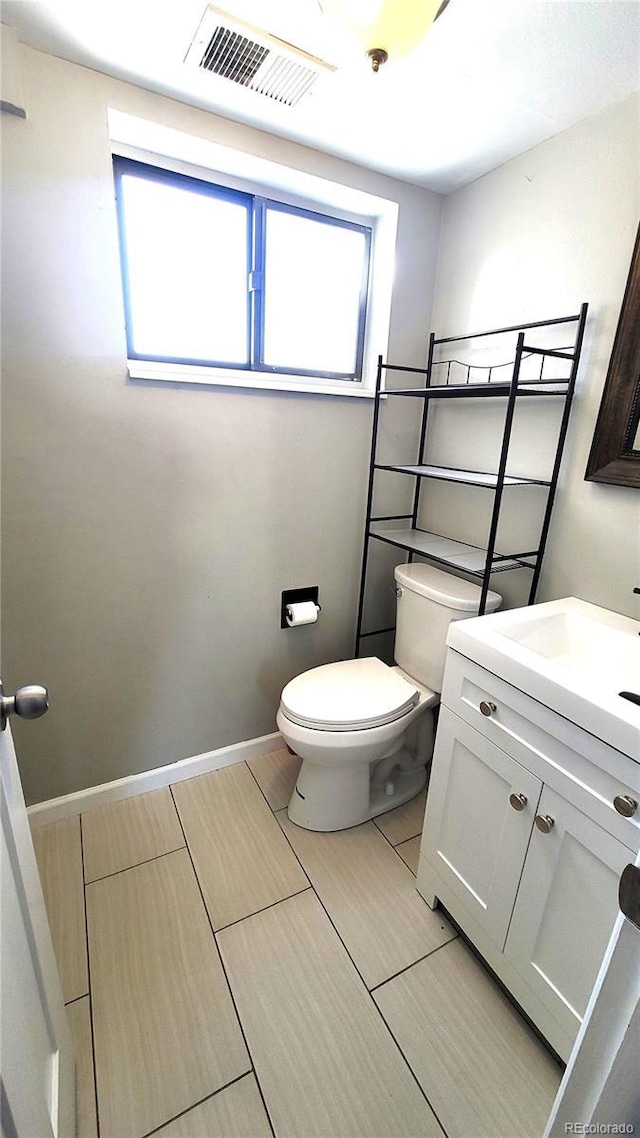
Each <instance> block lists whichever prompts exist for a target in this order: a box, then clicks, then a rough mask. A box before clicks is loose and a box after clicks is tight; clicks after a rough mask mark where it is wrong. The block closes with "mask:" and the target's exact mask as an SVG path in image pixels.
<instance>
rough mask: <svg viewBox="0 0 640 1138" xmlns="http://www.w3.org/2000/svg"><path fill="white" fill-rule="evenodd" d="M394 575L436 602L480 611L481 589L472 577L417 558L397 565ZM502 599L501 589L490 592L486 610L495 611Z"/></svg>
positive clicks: (401, 581)
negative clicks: (472, 580)
mask: <svg viewBox="0 0 640 1138" xmlns="http://www.w3.org/2000/svg"><path fill="white" fill-rule="evenodd" d="M393 575H394V577H395V579H396V581H397V582H398V584H399V585H402V586H403V587H404V588H405V589H410V590H411V591H412V592H414V593H419V594H420V596H421V597H428V598H429V599H430V600H432V601H435V602H436V604H439V605H445V606H446V607H447V608H451V609H457V610H458V612H473V613H477V611H478V607H479V604H480V593H481V589H480V586H479V585H474V584H473V583H472V582H471V581H465V580H463V578H462V577H455V576H454V575H453V573H444V572H443V571H442V569H436V568H435V566H433V565H425V564H424V563H422V562H419V561H414V562H412V563H411V564H410V565H396V567H395V569H394V571H393ZM501 603H502V597H501V596H500V593H492V592H488V593H487V603H486V610H485V611H486V612H495V610H496V609H497V608H499V607H500V605H501Z"/></svg>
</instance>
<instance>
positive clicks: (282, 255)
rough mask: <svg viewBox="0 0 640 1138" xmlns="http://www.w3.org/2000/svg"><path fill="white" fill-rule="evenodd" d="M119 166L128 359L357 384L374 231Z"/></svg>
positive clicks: (140, 166)
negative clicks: (355, 382) (317, 378)
mask: <svg viewBox="0 0 640 1138" xmlns="http://www.w3.org/2000/svg"><path fill="white" fill-rule="evenodd" d="M114 172H115V181H116V200H117V207H118V222H119V229H120V245H121V257H122V273H123V287H124V299H125V314H126V325H127V342H128V352H129V358H130V360H144V361H158V362H161V363H167V364H184V365H197V366H199V367H209V368H217V369H231V370H233V371H237V372H242V371H245V372H247V371H248V372H254V373H263V374H264V373H271V374H273V373H277V374H282V375H285V376H300V377H324V378H326V379H329V380H339V381H347V382H349V381H351V382H353V381H359V380H361V379H362V375H363V356H364V342H365V314H366V304H367V294H368V287H369V272H370V257H371V228H369V227H368V226H366V225H359V224H355V223H354V222H352V221H347V220H343V219H342V218H339V217H335V216H330V215H328V214H324V213H321V212H316V211H315V210H312V209H304V208H300V207H298V206H293V205H286V204H284V203H282V202H278V201H274V200H271V199H269V198H266V197H263V196H260V195H258V194H251V193H245V192H241V191H239V190H235V189H229V188H227V187H224V186H219V185H216V184H214V183H212V182H209V181H205V180H200V179H199V178H194V177H191V176H188V175H186V174H181V173H176V172H174V171H172V170H166V169H163V168H160V167H157V166H151V165H146V164H145V163H142V162H137V161H133V160H131V159H128V158H122V157H120V156H114ZM167 378H169V376H167ZM210 382H215V379H211V380H210Z"/></svg>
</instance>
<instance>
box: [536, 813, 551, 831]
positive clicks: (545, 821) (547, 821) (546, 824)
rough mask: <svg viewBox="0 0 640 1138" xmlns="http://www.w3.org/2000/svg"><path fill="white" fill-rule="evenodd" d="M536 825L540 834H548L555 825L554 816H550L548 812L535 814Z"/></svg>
mask: <svg viewBox="0 0 640 1138" xmlns="http://www.w3.org/2000/svg"><path fill="white" fill-rule="evenodd" d="M536 826H537V827H538V829H539V830H540V833H541V834H550V833H551V831H552V829H553V827H554V826H555V818H552V817H551V815H550V814H544V815H542V814H537V815H536Z"/></svg>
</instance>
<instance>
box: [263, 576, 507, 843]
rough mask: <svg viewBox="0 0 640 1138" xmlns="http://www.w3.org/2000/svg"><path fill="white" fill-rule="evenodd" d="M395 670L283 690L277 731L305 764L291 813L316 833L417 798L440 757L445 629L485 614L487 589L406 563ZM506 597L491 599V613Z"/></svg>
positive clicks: (345, 669) (321, 671) (350, 663)
mask: <svg viewBox="0 0 640 1138" xmlns="http://www.w3.org/2000/svg"><path fill="white" fill-rule="evenodd" d="M394 575H395V579H396V582H397V584H398V586H399V588H398V589H397V590H396V592H397V596H398V605H397V622H396V640H395V650H394V656H395V659H396V661H397V663H396V665H395V666H394V667H390V666H389V665H387V664H385V663H383V661H382V660H379V659H378V658H377V657H366V658H362V659H357V660H340V661H338V662H336V663H333V664H323V665H321V666H320V667H318V668H312V669H310V670H309V671H307V672H303V673H302V674H301V675H299V676H296V677H295V678H294V679H293V680H291V681H290V682H289V683H288V684H287V685H286V687H285V688H284V690H283V692H282V696H281V700H280V707H279V709H278V713H277V717H276V719H277V725H278V729H279V731H280V733H281V734H282V736H283V738H284V740H285V742H286V743H288V745H289V747H290V748H291V749H292V750H293V751H295V752H296V754H298V755H300V756H301V758H302V760H303V761H302V766H301V768H300V772H299V774H298V779H297V782H296V785H295V788H294V790H293V793H292V795H291V800H290V802H289V806H288V810H287V812H288V815H289V818H290V819H291V821H292V822H295V823H296V824H297V825H298V826H302V827H304V828H305V829H309V830H323V831H329V830H341V829H344V828H346V827H348V826H355V825H358V824H359V823H361V822H364V821H367V820H368V819H369V818H374V817H376V816H377V815H379V814H382V813H385V812H386V811H387V810H391V809H393V808H394V807H396V806H400V805H402V803H404V802H408V801H409V800H410V799H411V798H413V797H415V795H416V794H418V793H419V792H420V791H421V790H422V788H423V787H424V785H425V783H426V781H427V768H428V764H429V762H430V760H431V756H432V754H433V734H434V728H433V708H434V707H435V706H436V705H437V704H438V702H439V692H440V690H441V686H442V673H443V671H444V656H445V650H446V631H447V628H448V626H449V624H450V623H451V621H452V620H459V619H463V618H464V617H469V616H473V615H476V614H477V611H478V605H479V600H480V589H479V588H478V586H477V585H473V584H471V583H470V582H468V581H463V580H461V579H459V578H457V577H453V576H451V575H450V574H448V573H444V572H443V571H442V570H440V569H435V568H433V567H432V566H430V565H425V564H411V565H399V566H397V567H396V569H395V570H394ZM501 600H502V598H501V597H500V596H499V594H497V593H489V597H488V600H487V611H489V612H492V611H494V610H495V609H496V608H498V607H499V605H500V602H501Z"/></svg>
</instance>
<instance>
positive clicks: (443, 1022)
mask: <svg viewBox="0 0 640 1138" xmlns="http://www.w3.org/2000/svg"><path fill="white" fill-rule="evenodd" d="M374 998H375V1000H376V1003H377V1004H378V1006H379V1008H380V1010H381V1011H382V1014H383V1015H384V1017H385V1019H386V1021H387V1023H388V1024H389V1026H390V1028H391V1030H392V1031H393V1034H394V1035H395V1037H396V1039H397V1040H398V1043H399V1044H400V1047H401V1048H402V1050H403V1052H404V1054H405V1056H406V1057H407V1059H408V1061H409V1063H410V1065H411V1067H412V1068H413V1071H414V1072H415V1074H416V1076H417V1078H418V1080H419V1081H420V1085H421V1086H422V1089H423V1090H424V1092H425V1094H426V1095H427V1098H428V1099H429V1101H430V1103H431V1105H432V1106H433V1109H434V1110H435V1112H436V1114H437V1115H438V1117H439V1119H440V1121H441V1122H442V1125H443V1126H444V1128H445V1130H446V1132H447V1134H448V1136H449V1138H469V1136H470V1135H473V1138H514V1136H515V1135H517V1136H518V1138H540V1135H541V1134H542V1132H543V1130H544V1128H545V1123H546V1121H547V1117H548V1115H549V1111H550V1110H551V1105H552V1103H553V1099H554V1096H555V1094H556V1091H557V1089H558V1085H559V1083H560V1076H561V1072H560V1068H559V1066H558V1065H557V1063H555V1062H554V1060H553V1059H552V1058H551V1056H550V1055H549V1054H548V1052H547V1051H546V1050H545V1049H544V1047H543V1046H542V1044H541V1043H540V1041H539V1040H538V1039H537V1038H536V1036H535V1035H534V1034H533V1032H532V1031H531V1030H530V1029H529V1028H528V1027H527V1025H526V1023H525V1022H524V1020H523V1019H522V1017H521V1016H520V1015H519V1013H518V1012H517V1011H516V1010H515V1008H514V1007H513V1006H512V1004H510V1003H509V1001H508V1000H507V998H506V996H504V995H503V993H502V992H501V991H500V989H499V988H498V986H497V984H495V983H494V981H493V980H492V979H491V977H490V976H489V975H488V974H487V972H486V970H485V969H484V968H483V967H482V965H481V964H480V963H479V962H478V961H477V960H476V958H475V957H474V956H473V954H472V952H471V951H470V950H469V949H468V948H467V946H466V945H465V944H464V942H463V941H462V940H460V939H458V940H456V941H455V942H454V943H452V944H449V945H447V946H446V947H445V948H443V949H442V950H441V951H440V952H436V953H435V954H434V955H433V956H430V957H428V958H427V959H426V960H423V961H421V962H420V963H419V964H416V965H415V966H414V967H413V968H410V969H409V970H408V971H407V972H404V973H403V974H402V976H397V977H396V978H395V979H394V980H390V981H389V983H388V984H385V985H383V987H382V988H379V989H378V991H377V992H375V994H374Z"/></svg>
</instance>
